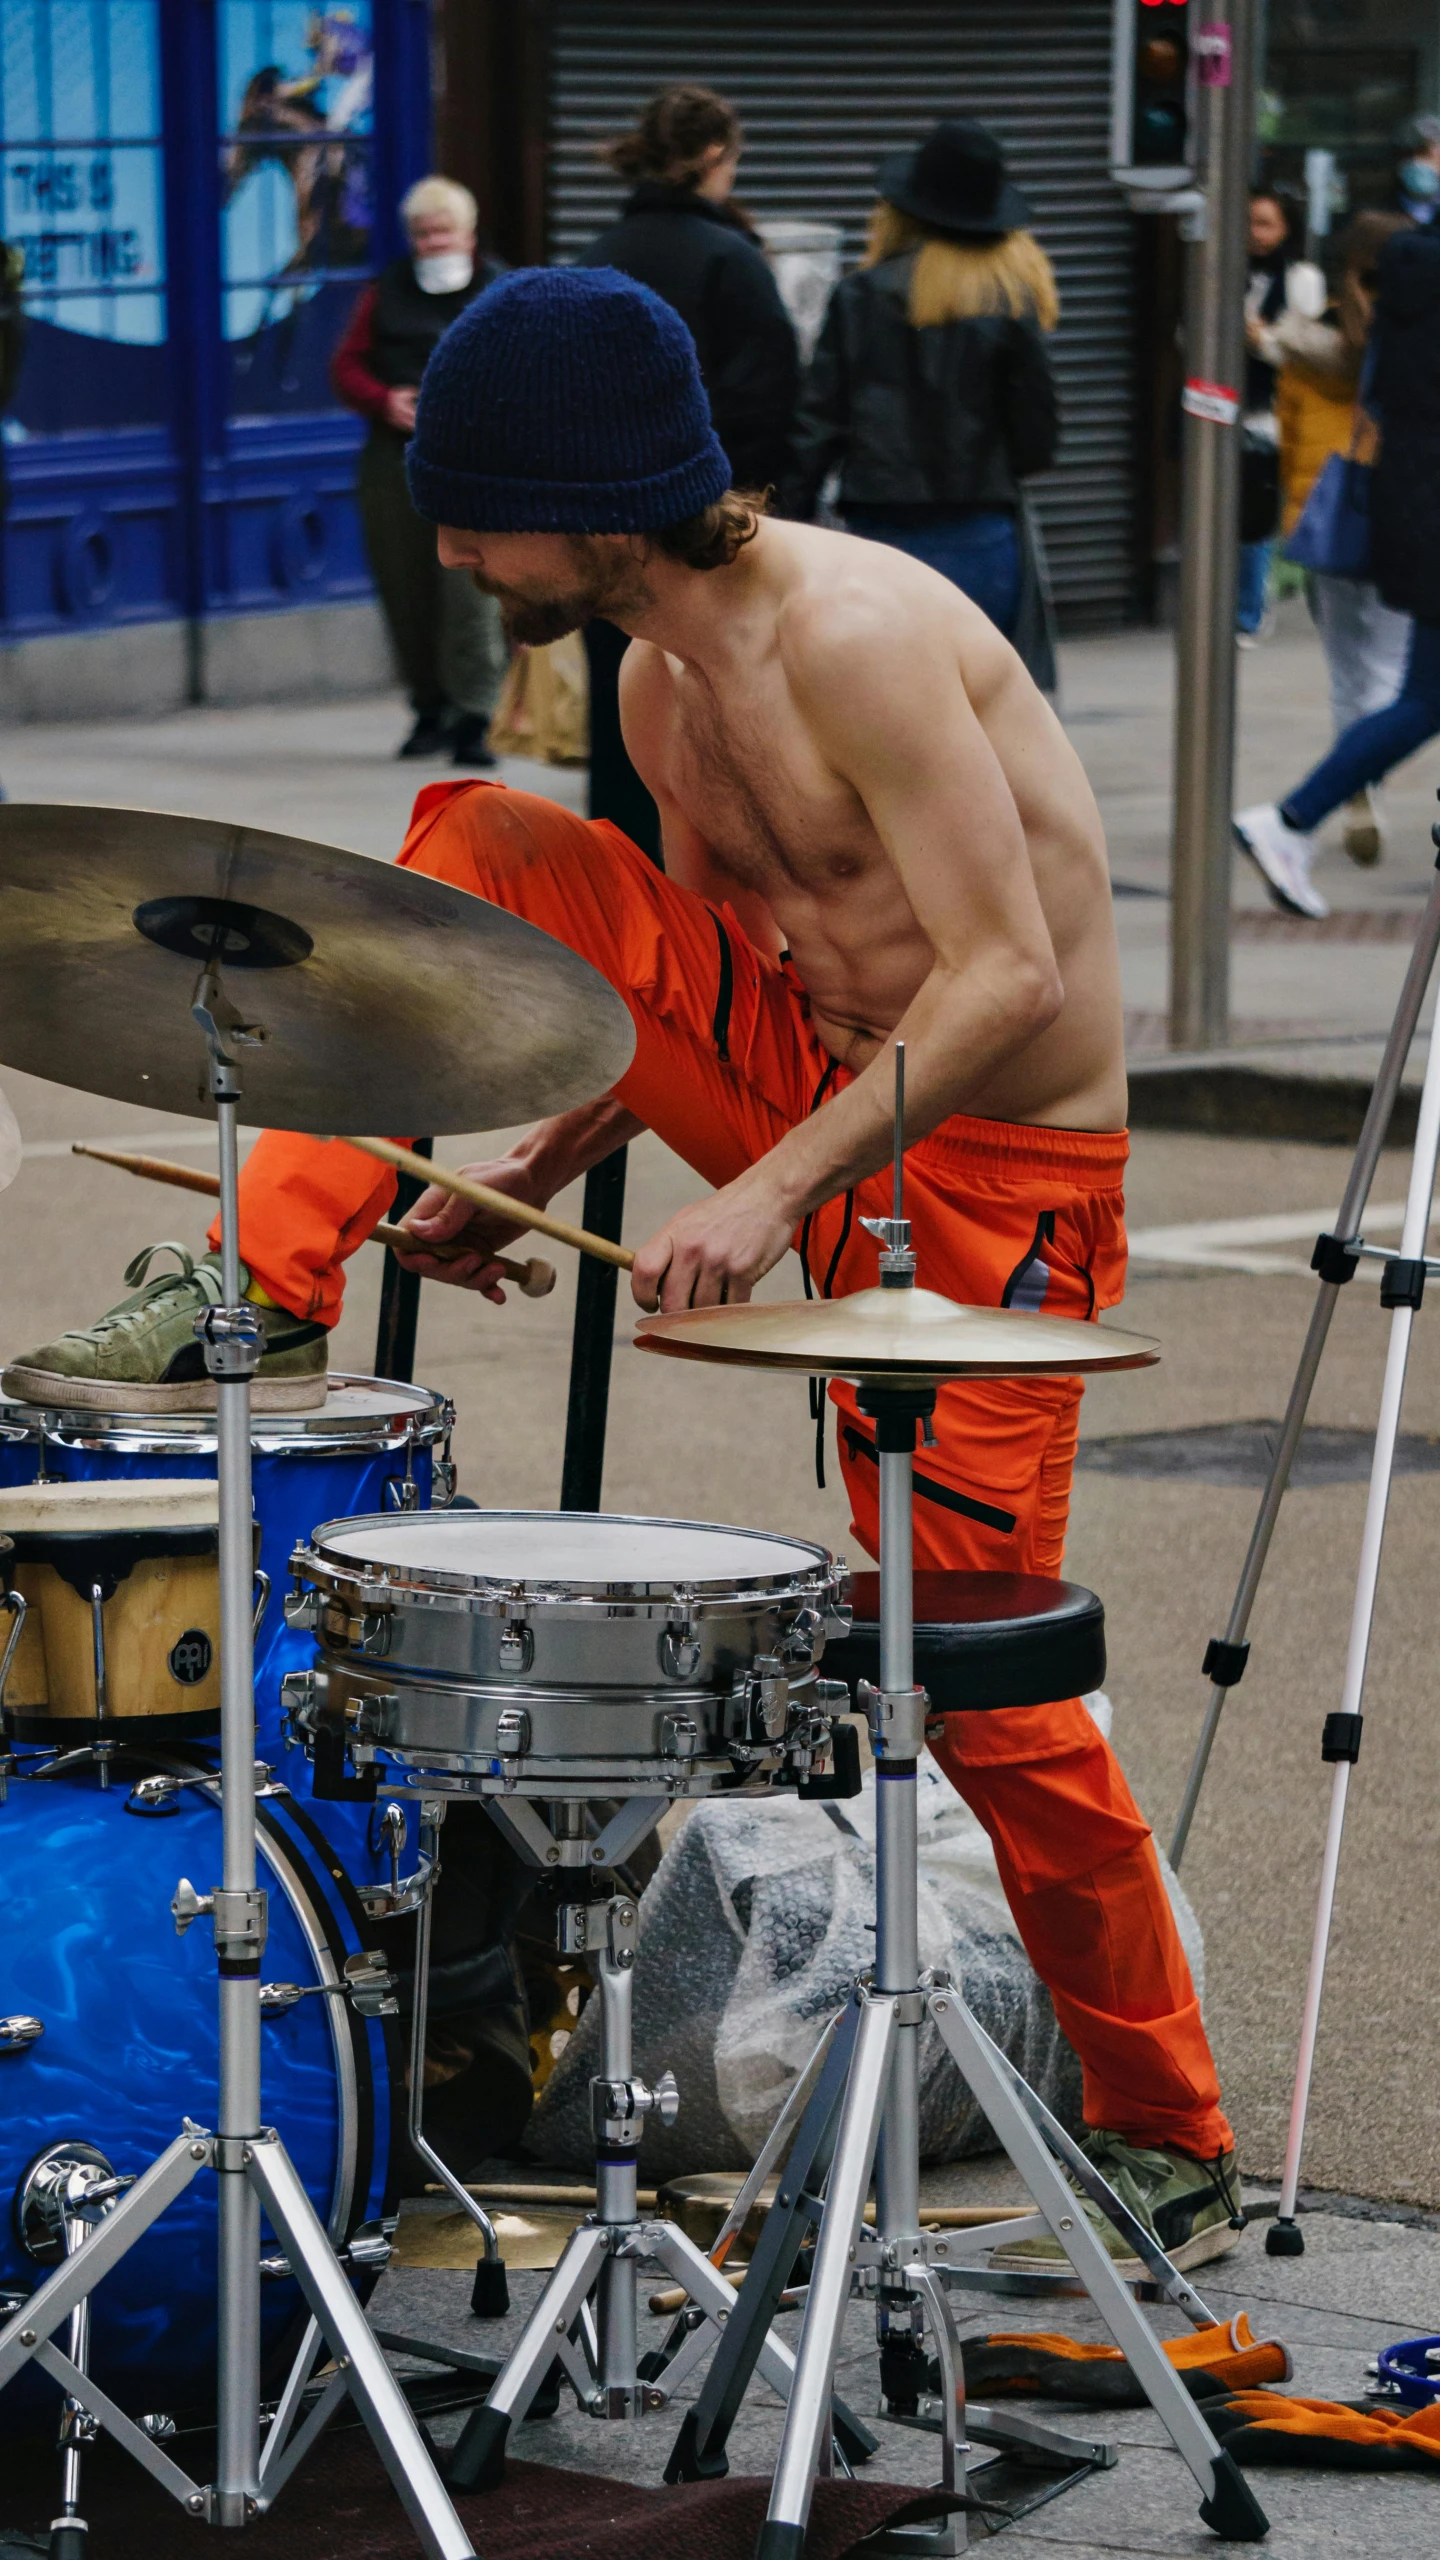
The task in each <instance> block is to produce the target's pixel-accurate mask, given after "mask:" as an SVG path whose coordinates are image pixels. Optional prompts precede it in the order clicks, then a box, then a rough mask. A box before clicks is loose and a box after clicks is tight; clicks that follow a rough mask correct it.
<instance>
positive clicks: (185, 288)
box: [0, 0, 430, 644]
mask: <svg viewBox="0 0 1440 2560" xmlns="http://www.w3.org/2000/svg"><path fill="white" fill-rule="evenodd" d="M428 20H429V13H428V7H427V0H351V5H349V6H345V7H334V8H323V7H313V6H308V5H303V4H302V0H0V202H3V220H0V229H3V232H4V236H5V237H6V239H7V240H9V241H10V242H11V243H12V244H14V245H17V246H19V247H20V248H21V249H22V251H23V253H24V257H25V287H24V301H25V308H26V312H27V317H28V322H29V331H28V338H27V344H26V350H25V357H24V363H23V367H22V370H21V375H20V380H19V384H18V387H17V390H16V392H15V395H14V397H13V400H12V404H11V408H10V412H9V414H8V416H7V418H6V420H5V425H4V436H5V444H4V454H5V472H6V482H7V505H6V513H5V522H4V530H3V545H0V642H5V643H10V644H14V643H16V642H26V641H33V640H38V639H46V638H53V637H55V636H58V635H63V634H77V633H92V634H94V633H102V632H104V631H106V630H113V631H116V632H117V633H118V632H119V631H120V630H122V629H123V627H124V626H126V625H135V624H139V623H156V622H164V621H188V622H206V621H211V620H214V619H216V618H220V617H225V616H235V615H242V614H257V613H260V614H263V613H275V612H283V611H285V610H287V609H293V608H294V607H296V606H300V605H334V604H342V605H343V604H348V603H355V602H357V601H360V600H363V599H364V598H366V597H368V595H369V593H370V582H369V577H368V573H367V570H366V566H365V559H364V551H363V545H362V542H361V538H360V526H359V520H358V515H357V511H356V506H355V500H354V495H353V491H354V480H355V462H356V455H357V452H358V450H359V445H360V440H361V433H362V429H361V426H360V422H359V421H358V420H356V419H355V418H353V417H351V416H350V415H349V413H348V412H347V411H345V410H343V409H341V408H339V407H338V406H337V405H336V403H335V401H334V399H333V397H332V395H331V393H330V389H329V384H328V380H327V367H328V364H329V359H330V355H331V352H332V350H333V348H334V345H335V343H336V340H337V338H338V337H339V335H340V332H341V331H342V329H343V328H344V325H345V321H346V319H347V317H348V315H349V312H350V310H351V308H352V307H353V304H354V301H355V298H356V295H357V294H358V292H359V291H360V289H361V287H362V286H363V284H364V282H365V280H366V278H367V277H368V276H369V275H371V274H372V273H373V272H374V271H375V268H376V267H377V266H378V265H380V264H383V262H384V261H385V259H387V258H388V257H391V256H393V255H395V254H396V252H397V250H398V248H399V247H400V245H401V244H400V236H399V230H398V224H397V218H396V206H397V204H398V200H399V198H400V196H401V195H402V194H403V192H404V190H405V188H406V187H407V186H408V185H409V184H410V183H411V182H412V180H413V179H414V178H416V177H418V176H420V175H421V174H422V173H423V172H424V170H425V169H426V168H427V167H428V165H429V161H430V97H429V22H428Z"/></svg>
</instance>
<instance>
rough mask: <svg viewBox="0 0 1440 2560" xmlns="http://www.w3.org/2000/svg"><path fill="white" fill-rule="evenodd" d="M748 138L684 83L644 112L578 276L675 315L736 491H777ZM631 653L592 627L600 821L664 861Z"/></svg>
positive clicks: (771, 329)
mask: <svg viewBox="0 0 1440 2560" xmlns="http://www.w3.org/2000/svg"><path fill="white" fill-rule="evenodd" d="M743 146H744V135H743V133H742V131H741V127H740V119H739V117H738V116H737V115H736V113H735V110H734V108H733V107H732V106H731V105H730V104H729V101H728V100H727V99H725V98H722V97H721V96H719V94H718V92H717V91H715V90H714V89H706V88H703V87H701V86H699V85H698V84H697V83H694V82H690V81H678V82H675V83H674V84H672V85H671V86H670V87H669V88H666V89H662V90H661V91H660V92H659V94H658V96H656V97H653V98H652V99H651V100H650V102H649V104H648V106H646V107H644V108H642V110H641V112H640V114H639V116H638V118H637V120H636V123H635V126H634V129H633V130H632V131H631V132H629V133H626V134H622V135H621V136H620V137H619V138H618V139H617V140H616V141H613V142H609V143H606V144H605V145H604V146H603V152H602V156H603V158H604V159H605V160H607V161H608V163H609V165H610V167H611V168H612V169H614V170H616V171H618V173H619V174H620V176H621V177H624V178H628V179H630V180H631V181H633V188H632V192H631V194H630V196H629V197H628V198H627V200H626V202H625V205H624V207H623V209H622V211H621V214H620V217H619V220H618V221H616V222H612V223H610V224H608V225H607V227H606V229H605V230H604V231H602V232H601V233H600V235H599V237H598V238H597V239H595V240H592V242H591V244H590V246H589V248H588V249H587V250H586V251H585V252H584V255H583V256H582V258H581V260H580V263H581V265H582V266H588V267H618V268H619V269H620V270H621V272H622V273H623V274H625V275H627V276H634V277H635V278H636V280H637V282H638V283H640V284H648V285H649V287H650V289H651V291H652V293H658V294H659V295H660V296H661V298H662V300H663V301H665V302H668V303H669V304H670V306H671V308H672V309H673V310H675V311H678V312H679V314H680V317H681V319H682V320H683V321H684V322H685V325H686V327H687V328H688V330H689V332H690V335H691V337H692V338H693V339H694V341H695V351H696V354H697V355H698V356H699V359H700V371H701V374H702V376H703V378H704V382H705V388H706V391H707V393H708V394H709V399H710V414H711V417H712V419H713V420H714V424H715V432H716V434H717V435H718V436H719V438H720V442H721V444H722V445H723V446H724V448H725V452H726V454H727V456H728V457H729V462H730V474H731V478H732V480H733V482H734V485H735V486H736V488H738V489H755V490H760V489H767V488H769V487H771V486H772V485H773V484H774V483H776V482H778V481H779V480H780V479H781V478H782V476H783V474H784V472H785V471H786V469H787V467H788V464H789V458H790V430H791V426H792V423H793V419H794V411H795V395H796V392H797V390H798V387H799V380H800V358H799V350H798V347H797V345H796V339H795V331H794V329H793V327H792V326H791V322H790V318H789V315H788V313H787V312H786V309H785V305H784V303H783V302H782V301H781V299H780V293H779V289H778V287H777V285H776V282H775V278H774V276H773V274H772V273H771V270H770V267H769V264H768V262H767V260H766V257H765V253H764V251H763V249H762V248H761V246H760V243H759V238H758V235H757V234H756V231H755V227H754V225H753V223H752V222H751V220H750V217H749V215H748V214H747V213H746V212H745V211H744V209H743V207H742V206H740V205H738V204H737V203H736V202H735V198H734V194H733V189H734V185H735V174H736V171H737V169H738V168H739V165H740V154H741V150H742V148H743ZM628 646H629V643H628V641H627V639H626V636H625V634H624V632H622V631H617V630H616V629H615V627H614V625H613V623H609V622H590V623H587V625H586V628H585V654H586V657H587V659H588V661H589V667H590V814H591V816H592V817H593V818H610V819H612V820H613V821H614V823H615V824H616V825H617V826H619V827H622V828H623V829H624V831H625V833H626V835H628V836H629V837H630V839H631V841H632V843H635V844H638V845H642V846H643V847H644V849H645V851H646V852H647V853H648V854H650V855H651V857H652V859H653V860H655V861H658V860H659V858H660V820H659V816H658V814H657V812H656V808H655V803H654V801H653V800H652V799H651V797H650V794H649V792H648V791H647V790H646V789H645V786H644V784H643V783H642V782H641V780H640V777H639V775H638V774H637V773H636V772H635V769H634V767H633V765H632V764H631V762H630V759H629V757H628V756H627V755H626V753H625V744H624V740H623V739H622V737H621V735H620V711H619V695H618V688H619V676H620V660H621V658H622V657H623V656H624V654H625V651H626V648H627V647H628Z"/></svg>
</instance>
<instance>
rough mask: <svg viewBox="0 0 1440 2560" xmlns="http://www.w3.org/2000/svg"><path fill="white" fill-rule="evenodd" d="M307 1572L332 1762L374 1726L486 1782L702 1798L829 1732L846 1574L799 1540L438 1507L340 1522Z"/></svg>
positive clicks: (451, 1781) (302, 1580) (480, 1788)
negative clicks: (831, 1637) (830, 1654)
mask: <svg viewBox="0 0 1440 2560" xmlns="http://www.w3.org/2000/svg"><path fill="white" fill-rule="evenodd" d="M292 1571H293V1573H294V1576H295V1581H296V1586H297V1588H296V1592H295V1595H294V1597H293V1598H292V1600H291V1601H290V1602H289V1603H288V1604H287V1609H286V1615H287V1618H288V1619H289V1621H290V1623H291V1625H292V1626H296V1627H303V1628H305V1629H307V1630H310V1631H313V1632H314V1634H316V1635H317V1636H318V1637H319V1640H320V1646H321V1667H320V1668H319V1669H318V1670H317V1671H315V1672H312V1673H311V1674H309V1675H308V1677H305V1676H302V1677H301V1678H299V1679H294V1678H292V1680H291V1681H290V1682H289V1683H287V1690H288V1693H289V1695H290V1697H291V1699H292V1702H293V1703H294V1704H295V1705H296V1708H297V1711H298V1714H299V1719H300V1722H301V1723H302V1725H303V1726H304V1727H305V1729H306V1730H307V1732H308V1733H309V1734H310V1736H311V1737H312V1740H313V1742H314V1744H315V1747H316V1749H317V1752H318V1753H319V1755H320V1756H321V1757H322V1758H323V1757H325V1756H326V1754H327V1752H328V1754H329V1755H330V1757H331V1759H332V1763H333V1757H334V1753H335V1748H336V1745H337V1742H338V1743H341V1744H343V1745H344V1746H345V1747H347V1748H348V1749H349V1750H350V1751H351V1753H352V1757H353V1753H354V1747H355V1745H356V1744H357V1742H358V1745H359V1751H360V1757H361V1760H362V1763H363V1761H364V1760H365V1759H366V1758H367V1757H368V1758H369V1759H371V1760H373V1759H374V1758H375V1756H376V1754H377V1752H379V1753H394V1754H395V1755H396V1756H397V1757H398V1758H400V1759H401V1760H403V1761H404V1762H405V1763H406V1764H407V1766H408V1767H409V1768H411V1769H412V1770H414V1771H417V1772H423V1773H424V1778H425V1783H426V1784H427V1785H428V1784H430V1783H431V1781H432V1779H433V1780H434V1782H435V1783H436V1784H437V1785H438V1786H441V1787H444V1786H446V1785H449V1786H453V1787H456V1788H458V1789H461V1790H463V1791H466V1792H475V1793H479V1794H482V1795H484V1794H499V1793H519V1794H521V1795H536V1796H565V1795H569V1796H582V1797H583V1796H590V1795H606V1794H613V1793H614V1792H615V1791H617V1790H621V1791H625V1790H639V1791H642V1792H645V1793H653V1794H670V1795H676V1796H698V1795H708V1794H711V1793H713V1792H715V1791H716V1790H719V1789H726V1788H734V1787H755V1786H765V1785H769V1784H772V1783H773V1782H774V1780H775V1779H776V1777H777V1776H778V1775H779V1774H780V1773H781V1771H782V1770H783V1769H784V1768H785V1767H786V1766H787V1764H788V1765H789V1766H790V1767H791V1768H793V1769H795V1770H796V1772H797V1774H798V1773H799V1772H800V1771H801V1770H802V1769H803V1768H805V1767H808V1765H809V1763H808V1760H807V1759H806V1757H805V1755H806V1753H807V1752H808V1751H811V1750H813V1751H815V1752H816V1753H819V1752H821V1751H822V1750H823V1748H824V1741H825V1740H828V1727H826V1726H825V1720H824V1716H823V1714H822V1713H821V1709H822V1706H823V1705H825V1704H828V1703H830V1702H829V1701H828V1698H827V1699H824V1700H822V1698H821V1696H820V1691H821V1690H822V1689H825V1690H828V1688H829V1685H830V1684H828V1683H824V1684H818V1683H817V1682H816V1679H815V1671H816V1666H817V1665H818V1663H819V1661H820V1658H821V1656H822V1654H823V1652H824V1649H825V1636H826V1631H827V1628H828V1629H831V1630H832V1631H834V1630H838V1629H839V1628H841V1627H843V1626H844V1625H846V1624H847V1623H848V1611H847V1610H846V1608H845V1605H844V1592H845V1589H846V1585H847V1581H848V1577H847V1575H846V1571H845V1567H844V1565H843V1563H842V1562H840V1561H838V1560H837V1559H836V1558H835V1557H834V1556H832V1555H831V1554H830V1553H829V1551H828V1549H826V1548H824V1547H817V1546H811V1545H809V1544H808V1543H806V1542H805V1541H803V1540H801V1539H798V1538H783V1537H776V1536H772V1535H770V1534H769V1533H768V1532H765V1531H762V1530H756V1529H728V1528H718V1527H713V1526H711V1525H710V1524H709V1523H708V1522H705V1521H697V1520H644V1519H628V1518H622V1517H618V1516H614V1515H609V1516H607V1515H605V1514H603V1513H601V1514H594V1513H582V1512H573V1513H564V1512H562V1513H555V1512H546V1511H460V1512H452V1513H436V1512H432V1513H430V1514H429V1515H428V1516H427V1517H425V1518H422V1519H411V1520H395V1519H385V1518H383V1517H382V1518H376V1519H369V1520H360V1519H356V1520H331V1521H327V1522H326V1524H325V1526H324V1527H323V1528H321V1529H317V1530H316V1532H315V1534H314V1537H313V1539H312V1540H311V1542H310V1544H309V1546H308V1547H302V1548H300V1549H298V1550H297V1552H296V1555H295V1558H294V1560H293V1566H292ZM822 1728H824V1732H823V1738H822Z"/></svg>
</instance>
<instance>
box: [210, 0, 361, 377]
mask: <svg viewBox="0 0 1440 2560" xmlns="http://www.w3.org/2000/svg"><path fill="white" fill-rule="evenodd" d="M219 23H220V102H219V104H220V128H221V136H222V140H221V196H222V202H223V204H224V214H223V220H222V238H221V260H222V277H223V283H224V326H225V335H226V337H227V338H231V339H238V338H253V337H255V336H257V335H258V334H259V333H260V332H262V331H264V330H266V329H268V328H271V327H273V326H275V325H276V324H277V323H278V322H281V321H284V320H285V319H287V318H288V317H289V316H290V315H291V314H292V313H293V312H294V311H295V309H296V308H297V306H298V305H299V304H300V303H302V302H304V301H308V300H309V299H310V298H311V297H312V296H313V295H314V294H315V293H316V292H317V291H318V290H320V289H321V288H323V287H324V286H325V285H326V284H327V283H328V282H329V281H330V280H331V279H333V278H338V277H356V276H357V271H358V273H359V274H360V275H363V274H364V272H365V270H366V269H367V267H368V265H369V262H370V243H371V232H372V227H373V223H374V204H373V195H372V159H371V154H372V148H373V145H372V140H371V136H372V132H373V95H374V44H373V38H372V30H371V14H370V0H349V5H347V6H344V7H339V8H328V9H315V8H310V7H307V6H305V5H304V0H222V5H221V9H220V20H219Z"/></svg>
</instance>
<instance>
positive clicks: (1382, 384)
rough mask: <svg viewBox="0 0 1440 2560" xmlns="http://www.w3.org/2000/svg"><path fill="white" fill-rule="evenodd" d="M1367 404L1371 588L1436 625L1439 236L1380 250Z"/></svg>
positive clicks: (1439, 595) (1409, 238)
mask: <svg viewBox="0 0 1440 2560" xmlns="http://www.w3.org/2000/svg"><path fill="white" fill-rule="evenodd" d="M1371 346H1372V349H1373V352H1374V371H1373V375H1372V378H1371V381H1370V384H1369V386H1368V389H1367V391H1366V395H1365V397H1366V405H1367V407H1368V408H1370V409H1371V410H1372V411H1373V412H1374V414H1375V416H1376V417H1377V418H1378V420H1379V423H1380V452H1379V456H1378V458H1377V461H1376V464H1375V474H1374V478H1373V481H1372V483H1371V491H1370V532H1371V547H1372V557H1373V562H1374V576H1375V583H1376V585H1377V586H1378V587H1379V590H1380V593H1381V595H1382V596H1383V597H1384V600H1385V602H1386V603H1387V604H1388V605H1393V606H1394V608H1395V611H1396V612H1397V613H1413V614H1414V615H1416V617H1417V618H1418V619H1419V620H1420V621H1422V622H1440V234H1437V233H1436V232H1435V231H1433V230H1430V231H1400V232H1397V233H1396V235H1395V237H1394V238H1393V239H1392V240H1387V241H1386V243H1385V246H1384V248H1383V249H1382V251H1381V253H1380V271H1379V281H1378V284H1377V286H1376V292H1375V325H1374V331H1373V334H1372V337H1371Z"/></svg>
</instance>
